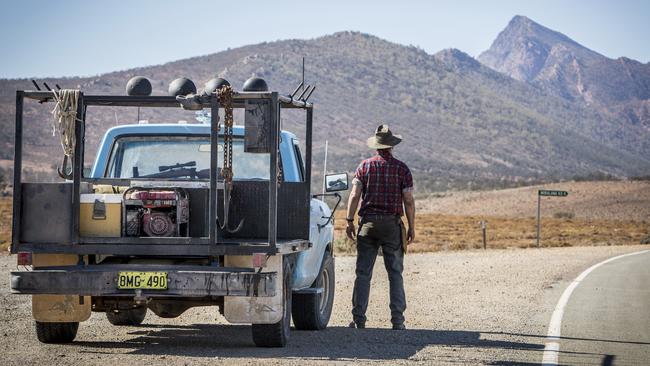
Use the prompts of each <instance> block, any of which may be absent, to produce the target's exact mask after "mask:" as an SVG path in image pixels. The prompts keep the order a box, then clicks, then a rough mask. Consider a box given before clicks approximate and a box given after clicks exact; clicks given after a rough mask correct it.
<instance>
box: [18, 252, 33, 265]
mask: <svg viewBox="0 0 650 366" xmlns="http://www.w3.org/2000/svg"><path fill="white" fill-rule="evenodd" d="M17 261H18V265H19V266H31V265H32V253H31V252H19V253H18V258H17Z"/></svg>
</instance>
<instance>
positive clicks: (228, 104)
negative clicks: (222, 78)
mask: <svg viewBox="0 0 650 366" xmlns="http://www.w3.org/2000/svg"><path fill="white" fill-rule="evenodd" d="M218 95H219V104H221V105H222V106H223V110H224V113H225V116H224V117H225V118H224V123H223V168H221V176H222V177H223V179H224V181H225V182H228V183H230V182H232V178H233V171H232V140H233V124H234V119H233V112H232V87H231V86H230V85H227V86H224V87H221V88H220V89H219V90H218Z"/></svg>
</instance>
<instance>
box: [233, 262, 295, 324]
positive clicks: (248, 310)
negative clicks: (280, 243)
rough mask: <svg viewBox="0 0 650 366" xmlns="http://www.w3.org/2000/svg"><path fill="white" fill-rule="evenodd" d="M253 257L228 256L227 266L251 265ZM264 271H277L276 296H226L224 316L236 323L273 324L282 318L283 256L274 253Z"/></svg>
mask: <svg viewBox="0 0 650 366" xmlns="http://www.w3.org/2000/svg"><path fill="white" fill-rule="evenodd" d="M252 263H253V257H252V256H248V255H236V256H226V258H225V263H224V265H225V266H226V267H251V265H252ZM264 272H276V273H277V278H278V279H279V280H278V281H276V282H275V286H276V288H275V296H273V297H256V296H224V313H223V314H224V317H225V318H226V320H228V321H229V322H230V323H235V324H242V323H243V324H246V323H248V324H250V323H255V324H273V323H277V322H279V321H280V320H282V314H283V310H284V309H283V308H282V307H283V304H284V301H283V298H282V296H283V293H284V291H283V286H284V281H282V280H281V279H282V278H283V277H282V256H281V255H272V256H270V257H269V259H268V261H267V262H266V267H265V268H264Z"/></svg>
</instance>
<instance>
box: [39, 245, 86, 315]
mask: <svg viewBox="0 0 650 366" xmlns="http://www.w3.org/2000/svg"><path fill="white" fill-rule="evenodd" d="M78 258H79V257H78V256H76V255H70V254H38V253H34V254H33V255H32V265H33V267H34V268H37V267H46V266H66V265H75V264H77V261H78ZM82 299H83V301H81V300H82ZM82 302H83V303H82ZM90 306H91V299H90V296H83V297H81V298H80V297H79V296H75V295H32V316H33V317H34V320H36V321H39V322H65V323H69V322H83V321H85V320H88V318H90Z"/></svg>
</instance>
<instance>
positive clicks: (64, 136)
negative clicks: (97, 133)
mask: <svg viewBox="0 0 650 366" xmlns="http://www.w3.org/2000/svg"><path fill="white" fill-rule="evenodd" d="M52 94H53V95H54V100H56V105H55V106H54V109H53V110H52V115H53V116H54V121H52V136H56V135H57V133H58V135H59V140H60V142H61V147H62V148H63V165H62V166H61V167H60V168H59V169H58V172H59V176H61V178H64V179H72V166H70V167H68V166H67V165H68V161H70V162H72V160H73V158H74V148H75V144H76V142H77V141H76V137H75V122H76V121H80V122H81V120H80V119H79V118H77V106H78V104H79V96H80V94H81V92H80V91H79V90H75V89H62V90H52Z"/></svg>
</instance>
